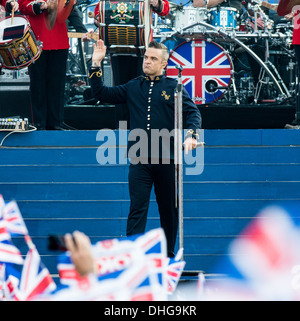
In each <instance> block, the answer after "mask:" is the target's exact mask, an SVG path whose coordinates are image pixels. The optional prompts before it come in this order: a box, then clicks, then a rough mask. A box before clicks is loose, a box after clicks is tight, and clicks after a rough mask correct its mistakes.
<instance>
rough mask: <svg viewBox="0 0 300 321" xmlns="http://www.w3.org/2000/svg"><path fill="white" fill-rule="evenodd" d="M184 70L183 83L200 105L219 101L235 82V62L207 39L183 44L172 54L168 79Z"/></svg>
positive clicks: (168, 68) (168, 67)
mask: <svg viewBox="0 0 300 321" xmlns="http://www.w3.org/2000/svg"><path fill="white" fill-rule="evenodd" d="M177 65H181V66H182V67H183V70H182V83H183V85H184V86H185V88H186V90H187V92H188V93H189V95H190V97H191V98H192V100H193V101H194V102H195V103H196V104H206V103H211V102H214V101H216V100H217V99H219V98H220V97H221V96H222V95H223V94H224V92H225V91H226V89H227V88H228V87H229V84H230V81H231V69H232V68H231V62H230V58H229V57H228V56H227V54H226V53H225V51H224V49H223V48H222V47H221V46H219V45H217V44H215V43H213V42H208V41H207V40H203V39H197V40H194V41H190V42H183V43H182V44H180V45H179V46H178V47H177V48H175V49H174V51H172V52H171V54H170V59H169V62H168V66H167V73H166V74H167V76H168V77H174V78H177V76H178V70H177V69H176V66H177Z"/></svg>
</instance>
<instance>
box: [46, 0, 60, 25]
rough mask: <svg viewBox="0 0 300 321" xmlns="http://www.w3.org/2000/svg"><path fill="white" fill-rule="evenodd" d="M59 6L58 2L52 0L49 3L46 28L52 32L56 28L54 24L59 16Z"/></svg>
mask: <svg viewBox="0 0 300 321" xmlns="http://www.w3.org/2000/svg"><path fill="white" fill-rule="evenodd" d="M57 6H58V0H52V1H49V2H48V9H47V11H46V12H45V15H44V20H45V24H46V28H47V29H48V30H51V29H53V27H54V24H55V21H56V15H57Z"/></svg>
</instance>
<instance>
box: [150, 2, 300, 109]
mask: <svg viewBox="0 0 300 321" xmlns="http://www.w3.org/2000/svg"><path fill="white" fill-rule="evenodd" d="M293 1H294V0H293ZM249 8H250V9H251V11H252V15H250V14H249V11H248V10H249ZM262 8H267V9H268V10H277V6H274V5H271V4H269V3H266V2H261V1H257V0H253V1H252V2H251V4H250V5H249V7H248V10H243V11H242V12H238V11H237V10H236V9H235V8H231V7H215V8H212V9H208V8H207V7H203V8H199V7H193V6H187V7H183V6H181V5H174V6H171V12H170V15H169V16H168V17H167V19H165V23H166V24H167V25H168V29H167V30H166V28H164V27H162V23H163V21H159V20H157V21H156V25H155V26H154V30H155V32H154V38H156V39H159V40H160V41H162V42H163V43H165V44H166V45H167V46H168V47H169V48H170V46H171V48H170V59H169V63H168V66H167V70H166V74H167V76H169V77H177V71H176V66H177V65H178V64H179V65H181V66H182V67H183V71H182V79H183V84H184V85H185V87H186V89H187V91H188V92H189V94H190V96H191V97H192V99H193V100H194V102H195V103H196V104H198V105H206V104H207V105H208V104H212V103H214V104H216V105H218V104H222V105H223V104H224V103H229V104H230V105H232V104H236V105H241V104H249V103H251V104H260V103H275V104H282V103H285V102H286V101H290V100H292V99H294V96H295V95H294V94H295V90H296V83H295V82H296V76H295V75H296V74H295V65H296V62H295V56H294V50H293V48H292V46H291V44H292V36H293V25H292V21H288V20H287V19H285V18H282V17H279V16H278V20H279V19H281V20H279V23H277V24H275V23H274V21H273V20H272V19H270V18H269V15H268V14H267V13H266V12H265V11H264V10H263V9H262ZM269 12H270V11H269ZM284 12H286V10H285V11H284ZM289 13H290V11H289ZM283 15H285V14H283ZM249 60H251V61H252V63H251V67H250V64H249ZM253 61H254V62H253ZM253 68H255V69H256V70H254V71H253V70H252V69H253ZM259 71H260V72H259ZM254 74H258V76H256V78H255V77H254Z"/></svg>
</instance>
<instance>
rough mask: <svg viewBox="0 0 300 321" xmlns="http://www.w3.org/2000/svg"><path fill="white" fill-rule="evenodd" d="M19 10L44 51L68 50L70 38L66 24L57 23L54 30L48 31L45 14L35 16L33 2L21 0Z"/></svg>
mask: <svg viewBox="0 0 300 321" xmlns="http://www.w3.org/2000/svg"><path fill="white" fill-rule="evenodd" d="M18 3H19V10H20V12H21V13H23V14H24V15H26V16H27V18H28V19H29V22H30V26H31V29H32V31H33V33H34V35H35V37H36V38H37V39H38V40H40V41H42V42H43V50H55V49H68V48H69V38H68V30H67V25H66V23H65V22H63V23H59V22H58V21H56V22H55V25H54V27H53V29H51V30H48V29H47V28H46V24H45V20H44V19H45V18H44V15H45V12H43V13H41V14H38V15H37V14H35V13H34V12H33V9H32V5H33V1H31V0H19V1H18Z"/></svg>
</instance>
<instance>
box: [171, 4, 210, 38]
mask: <svg viewBox="0 0 300 321" xmlns="http://www.w3.org/2000/svg"><path fill="white" fill-rule="evenodd" d="M174 15H175V21H174V24H175V29H176V30H177V29H183V28H184V27H187V26H188V25H191V24H193V23H195V22H199V21H204V22H206V21H207V20H208V18H207V17H208V10H207V9H205V8H194V7H190V6H187V7H183V8H182V9H181V10H177V11H175V13H174ZM204 33H205V27H204V26H202V25H201V24H199V25H196V26H194V27H191V28H186V29H183V30H182V32H180V34H179V36H183V37H185V36H186V35H190V34H204Z"/></svg>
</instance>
